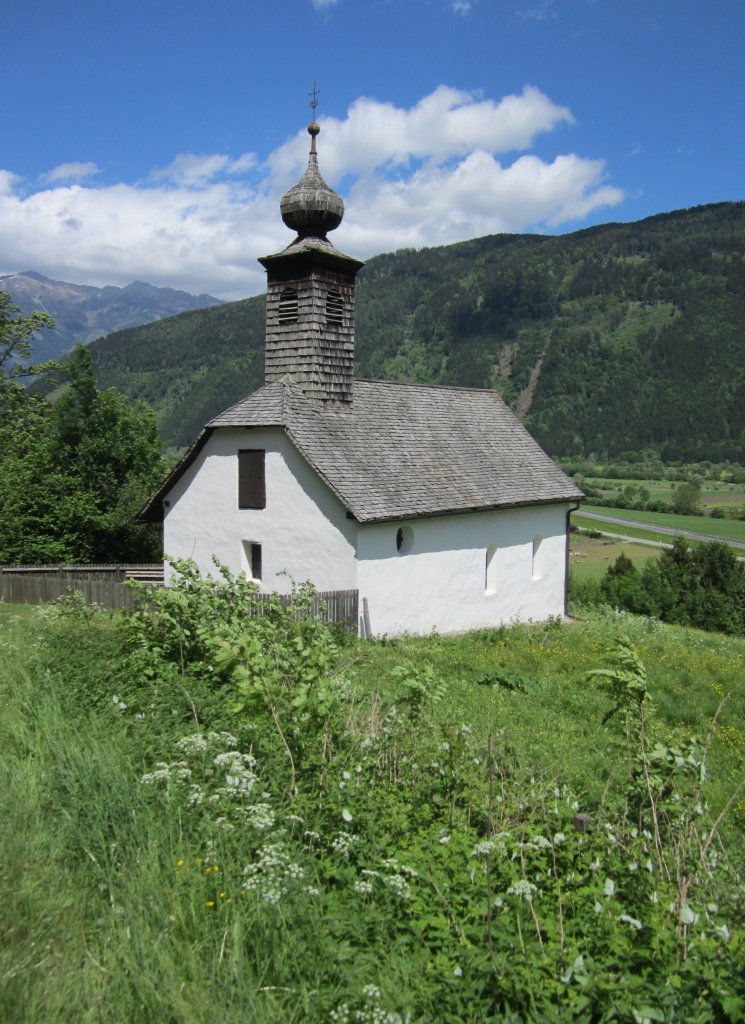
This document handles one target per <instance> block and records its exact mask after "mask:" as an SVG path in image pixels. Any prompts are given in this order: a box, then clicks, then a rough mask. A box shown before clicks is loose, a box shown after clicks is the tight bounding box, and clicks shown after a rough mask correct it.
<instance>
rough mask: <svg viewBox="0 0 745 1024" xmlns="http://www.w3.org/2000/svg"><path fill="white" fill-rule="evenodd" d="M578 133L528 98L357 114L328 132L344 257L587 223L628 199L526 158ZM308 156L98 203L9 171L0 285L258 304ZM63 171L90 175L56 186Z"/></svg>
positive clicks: (151, 183) (100, 191)
mask: <svg viewBox="0 0 745 1024" xmlns="http://www.w3.org/2000/svg"><path fill="white" fill-rule="evenodd" d="M572 121H573V118H572V114H571V111H569V110H568V109H567V108H566V107H562V106H560V105H557V104H556V103H554V102H553V101H552V100H551V99H549V98H548V97H547V96H546V95H544V94H543V93H542V92H541V91H540V90H539V89H537V88H535V87H534V86H526V87H525V88H524V89H523V91H522V92H521V93H520V94H518V95H513V96H506V97H504V98H502V99H501V100H492V99H488V98H484V97H481V96H475V95H472V94H470V93H466V92H463V91H460V90H457V89H452V88H449V87H447V86H440V87H439V88H437V89H435V90H434V92H432V93H431V94H430V95H428V96H425V97H424V98H423V99H421V100H420V101H419V102H418V103H416V104H415V105H414V106H412V107H410V108H408V109H405V108H401V107H397V106H395V105H394V104H391V103H383V102H380V101H378V100H374V99H370V98H364V97H363V98H360V99H358V100H356V101H355V102H354V103H353V104H352V105H351V106H350V108H349V110H348V111H347V114H346V116H345V117H344V118H336V119H335V118H326V119H324V120H322V121H321V126H322V132H321V137H320V139H319V160H320V164H321V170H322V172H323V174H324V177H325V178H326V180H327V181H329V182H330V183H331V184H333V185H335V186H336V187H337V188H339V190H340V191H341V192H342V194H343V195H344V198H345V202H346V208H347V213H346V216H345V219H344V222H343V224H342V226H341V227H340V229H339V230H338V231H337V232H336V233H335V236H334V241H335V243H336V244H337V245H338V246H339V248H341V249H343V250H345V251H347V252H350V253H351V254H353V255H355V256H359V257H360V258H362V259H364V258H367V257H369V256H372V255H374V254H375V253H378V252H384V251H389V250H392V249H396V248H399V247H401V246H422V245H438V244H443V243H447V242H454V241H458V240H461V239H466V238H472V237H475V236H477V235H483V234H489V233H491V232H500V231H526V230H552V229H555V228H558V227H561V226H563V225H569V224H577V223H581V222H582V220H583V219H584V218H586V217H587V216H588V215H589V214H591V213H593V212H594V211H596V210H598V209H602V208H605V207H610V206H613V205H615V204H617V203H619V202H621V201H622V199H623V198H624V194H623V192H622V191H621V190H620V189H619V188H617V187H615V186H613V185H611V184H609V183H608V182H607V181H606V172H605V167H604V164H603V162H602V160H597V159H588V158H586V157H582V156H579V155H577V154H574V153H557V155H556V156H554V157H553V159H542V158H539V157H538V156H536V155H534V154H532V153H530V152H529V150H530V148H531V146H532V145H533V144H534V142H535V140H536V138H537V137H538V136H539V135H543V134H545V133H547V132H551V131H552V130H555V129H558V128H560V127H561V126H564V125H569V124H571V123H572ZM308 141H309V140H308V136H307V134H306V133H305V132H298V133H297V134H296V135H295V136H293V138H291V139H289V140H288V141H287V142H286V143H284V144H282V145H281V146H279V147H278V148H277V149H275V150H274V151H273V152H272V153H270V154H269V155H268V156H267V157H266V159H265V160H264V161H263V162H260V160H259V158H258V157H257V156H256V155H254V154H251V153H246V154H243V155H241V156H238V157H231V156H228V155H226V154H202V155H198V154H189V153H182V154H179V155H177V156H176V157H174V159H173V161H172V162H171V163H170V164H169V165H168V166H167V167H163V168H158V169H155V170H153V171H152V172H151V173H150V175H149V176H148V178H147V179H146V180H145V181H143V182H136V183H124V182H120V183H115V184H110V185H99V186H97V187H95V186H94V185H92V184H91V183H86V184H80V183H78V182H75V183H69V182H70V177H69V176H64V175H60V177H59V178H58V179H57V182H56V187H51V188H50V187H46V188H43V189H37V190H33V188H31V187H30V186H29V184H28V183H27V182H23V181H21V179H19V178H18V176H17V175H15V174H13V172H11V171H10V170H5V171H3V170H0V274H4V273H12V272H16V271H18V270H19V269H20V268H25V267H32V268H33V269H35V270H37V271H40V272H41V273H45V274H48V275H49V276H51V277H55V278H58V279H62V280H73V281H79V282H81V283H91V284H106V283H110V284H127V283H128V282H129V281H131V280H133V279H135V278H139V279H141V280H147V281H150V282H152V283H153V284H168V285H171V286H174V287H180V288H185V289H188V290H189V291H193V292H205V291H206V292H210V293H212V294H214V295H217V296H219V297H221V298H237V297H240V296H243V295H250V294H253V293H255V292H258V291H261V290H262V289H263V288H264V273H263V271H262V270H261V269H260V268H259V267H258V265H257V264H256V257H257V256H261V255H264V254H266V253H270V252H275V251H277V250H278V249H280V248H282V247H284V246H285V245H286V244H288V242H289V241H290V236H289V233H288V232H287V229H286V228H285V227H284V225H283V224H282V222H281V220H280V217H279V212H278V202H279V197H280V196H281V194H282V192H283V191H285V190H286V189H287V188H288V187H289V185H290V184H292V183H293V182H294V181H296V180H297V178H298V177H299V175H300V173H301V172H302V170H303V169H304V166H305V162H306V160H307V153H308ZM65 166H66V167H67V168H68V169H69V168H72V167H77V168H78V169H79V168H81V167H83V168H85V167H87V166H91V165H85V164H78V165H74V164H68V165H60V168H55V171H60V170H61V168H62V167H65ZM50 173H54V172H50ZM91 173H93V172H91ZM47 181H48V184H54V183H53V182H52V180H51V179H49V178H48V179H47ZM63 183H64V184H63Z"/></svg>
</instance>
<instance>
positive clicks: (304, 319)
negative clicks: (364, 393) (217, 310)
mask: <svg viewBox="0 0 745 1024" xmlns="http://www.w3.org/2000/svg"><path fill="white" fill-rule="evenodd" d="M312 95H313V101H312V102H311V107H312V108H313V113H314V115H315V109H316V106H317V103H318V101H317V99H316V95H317V94H316V91H315V87H314V90H313V94H312ZM320 130H321V128H320V126H319V125H318V123H317V122H316V121H315V119H314V120H313V121H312V122H311V123H310V124H309V125H308V134H309V135H310V137H311V146H310V155H309V157H308V166H307V168H306V170H305V174H303V176H302V178H301V179H300V181H299V182H298V183H297V184H296V185H293V187H292V188H291V189H290V190H289V192H287V193H285V195H284V196H283V197H282V200H281V202H280V212H281V214H282V220H283V221H284V222H285V224H286V225H287V227H288V228H291V229H292V230H293V231H295V232H296V235H297V237H296V238H295V239H294V241H293V242H291V243H290V245H288V246H287V248H286V249H283V250H282V252H278V253H275V254H274V255H271V256H263V257H262V258H261V259H260V260H259V262H260V263H261V265H262V266H263V267H265V269H266V271H267V296H266V354H265V360H266V362H265V382H266V383H267V384H269V383H270V382H271V381H273V380H276V379H277V378H278V377H281V376H283V374H286V373H289V374H291V375H292V377H293V378H294V380H295V381H296V383H297V384H298V385H299V386H300V388H301V389H302V390H303V392H304V393H305V395H306V396H307V397H308V398H309V399H311V400H312V401H313V402H316V403H317V404H319V405H320V406H322V407H329V406H336V407H338V408H340V409H343V408H345V407H349V406H350V404H351V402H352V376H353V370H354V280H355V277H356V275H357V272H358V271H359V270H360V268H361V267H362V266H363V264H362V262H361V261H360V260H356V259H354V258H353V257H351V256H345V255H344V253H341V252H339V251H338V249H336V248H335V247H334V246H333V244H332V243H331V242H330V241H329V240H328V238H327V237H326V235H327V233H328V232H329V231H333V230H334V228H337V227H338V226H339V224H341V220H342V217H343V216H344V202H343V201H342V198H341V196H339V195H337V194H336V192H334V191H333V189H331V188H329V186H328V185H327V184H326V182H325V181H324V180H323V178H322V177H321V173H320V171H319V170H318V154H317V152H316V138H317V136H318V134H319V132H320Z"/></svg>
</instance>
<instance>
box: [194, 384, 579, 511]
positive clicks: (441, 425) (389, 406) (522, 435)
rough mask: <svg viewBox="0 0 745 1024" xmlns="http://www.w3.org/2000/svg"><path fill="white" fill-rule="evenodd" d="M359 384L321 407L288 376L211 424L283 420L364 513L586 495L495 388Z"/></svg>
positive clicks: (349, 504) (332, 483) (350, 505)
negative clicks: (348, 397) (333, 404)
mask: <svg viewBox="0 0 745 1024" xmlns="http://www.w3.org/2000/svg"><path fill="white" fill-rule="evenodd" d="M353 388H354V398H353V401H352V406H351V409H345V410H344V411H336V410H330V409H319V408H318V407H317V406H314V405H313V404H311V403H310V402H309V401H308V400H307V399H306V398H305V396H304V395H303V393H302V392H301V391H300V389H299V388H298V387H297V386H296V385H295V384H294V382H293V380H292V378H291V377H289V376H288V377H284V378H282V379H281V380H279V381H275V382H274V383H273V384H269V385H266V386H265V387H263V388H261V389H260V390H259V391H256V392H255V393H254V394H253V395H250V396H249V397H248V398H247V399H245V400H244V401H242V402H238V403H237V404H236V405H234V406H232V407H231V408H230V409H227V410H226V411H225V412H224V413H222V414H221V415H220V416H217V417H215V419H214V420H212V421H211V422H210V424H209V427H211V428H213V429H215V428H219V427H227V426H240V427H249V426H262V425H269V423H270V422H273V423H274V424H276V425H277V426H282V427H284V429H285V430H286V432H287V434H288V435H289V437H290V439H291V440H292V442H293V444H294V445H295V446H296V447H297V449H298V450H299V451H300V453H301V454H302V455H303V456H304V458H305V459H306V460H307V462H308V463H309V464H310V465H311V466H312V467H313V469H315V471H316V472H317V473H318V474H319V475H320V476H321V477H322V478H323V479H324V480H325V481H326V483H327V484H328V486H329V487H330V488H331V490H333V491H334V492H335V494H336V495H337V496H338V497H339V499H340V500H341V501H342V503H343V504H344V505H345V506H346V508H347V509H348V510H349V511H350V512H351V513H352V515H353V516H354V517H355V519H357V520H359V521H360V522H376V521H382V520H390V519H409V518H418V517H422V516H432V515H442V514H447V513H453V512H466V511H473V510H477V509H487V508H504V507H509V506H515V505H529V504H543V503H548V502H556V501H574V500H576V499H578V498H580V497H581V496H582V492H581V491H580V490H578V488H577V487H575V485H574V484H573V483H572V482H571V481H570V480H569V479H567V477H566V476H565V475H564V474H563V473H562V472H561V470H560V469H559V468H558V467H557V466H556V465H555V464H554V462H552V460H551V459H550V458H549V457H548V456H547V455H546V453H545V452H544V451H543V450H542V449H541V448H540V447H539V445H538V444H537V443H536V442H535V441H534V440H533V438H532V437H531V436H530V434H529V433H528V432H527V430H525V428H524V427H523V426H522V425H521V424H520V423H519V422H518V420H517V419H516V418H515V416H514V415H513V414H512V412H510V410H509V409H508V408H507V406H506V405H505V404H504V402H503V401H502V399H501V398H499V396H498V395H497V394H496V393H495V392H493V391H485V390H477V389H470V388H449V387H424V386H421V385H414V384H395V383H391V382H389V381H368V380H357V381H355V382H354V386H353Z"/></svg>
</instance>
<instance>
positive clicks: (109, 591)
mask: <svg viewBox="0 0 745 1024" xmlns="http://www.w3.org/2000/svg"><path fill="white" fill-rule="evenodd" d="M128 579H137V580H140V581H142V582H144V583H148V584H150V585H152V586H162V585H163V566H162V565H23V566H21V565H4V566H0V601H7V602H8V603H10V604H45V603H46V602H48V601H56V600H57V599H58V598H60V597H64V596H65V594H67V593H69V591H70V590H78V591H80V593H82V594H83V596H84V597H85V600H86V601H87V602H88V604H98V605H101V607H102V608H107V609H109V610H111V611H115V610H118V609H120V608H136V607H137V606H138V605H140V604H141V603H142V600H143V598H142V596H141V594H139V593H138V592H136V591H134V590H132V589H131V588H130V587H128V586H126V583H125V581H126V580H128ZM257 596H258V598H259V602H260V604H266V603H267V602H269V600H270V599H271V597H272V595H271V594H259V595H257ZM280 601H281V603H282V607H283V608H287V607H289V606H290V605H291V603H292V595H291V594H281V595H280ZM358 609H359V597H358V591H356V590H330V591H326V592H324V593H317V594H316V595H315V596H314V598H313V602H312V603H311V606H310V614H311V615H313V616H317V617H318V618H320V619H322V620H323V621H324V622H341V623H344V625H345V626H346V628H347V629H348V630H349V631H350V632H354V633H356V632H357V629H358V615H359V610H358Z"/></svg>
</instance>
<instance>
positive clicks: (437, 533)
mask: <svg viewBox="0 0 745 1024" xmlns="http://www.w3.org/2000/svg"><path fill="white" fill-rule="evenodd" d="M319 131H320V129H319V126H318V125H317V124H316V123H315V122H313V123H312V124H310V125H309V127H308V132H309V134H310V136H311V150H310V157H309V160H308V167H307V169H306V171H305V174H304V175H303V177H302V178H301V180H300V181H299V182H298V183H297V184H296V185H295V186H294V187H293V188H291V189H290V190H289V192H287V194H286V195H285V196H284V197H283V198H282V201H281V204H280V210H281V214H282V219H283V220H284V222H285V224H286V225H287V226H288V227H289V228H290V229H292V230H293V231H294V232H295V233H296V237H295V239H294V240H293V241H292V242H291V243H290V245H288V246H287V248H286V249H284V250H282V252H279V253H275V254H274V255H271V256H266V257H264V258H262V259H261V261H260V262H261V263H262V265H263V266H264V267H265V268H266V271H267V312H266V369H265V384H264V386H263V387H261V388H260V389H259V390H258V391H256V392H254V393H253V394H251V395H249V396H248V397H247V398H245V399H243V400H242V401H240V402H238V403H237V404H236V405H234V406H232V407H231V408H229V409H226V410H225V412H223V413H221V414H220V415H219V416H217V417H215V419H213V420H211V421H210V422H209V423H208V424H207V425H206V426H205V428H204V430H203V431H202V432H201V434H200V435H199V437H198V438H197V440H196V441H195V443H194V445H193V446H192V447H191V449H190V450H189V451H188V452H187V454H186V455H185V457H184V458H183V459H182V460H181V462H180V463H179V464H178V465H177V466H176V468H175V469H174V471H173V472H172V473H171V475H170V476H169V477H168V479H167V480H166V481H165V483H164V484H163V486H162V487H161V488H160V490H159V491H158V492H157V494H155V495H154V497H153V498H152V500H151V501H150V502H149V504H148V505H147V506H146V508H145V509H144V510H143V513H142V518H145V519H147V520H149V521H162V523H163V541H164V550H165V552H166V553H167V554H168V555H169V556H171V557H174V558H179V559H181V558H189V559H192V560H193V561H195V562H196V563H197V565H198V566H199V568H200V570H201V571H202V573H203V574H205V575H207V574H209V573H212V574H214V573H215V567H214V563H213V558H216V559H217V560H218V561H219V562H220V563H222V564H223V565H226V566H227V567H228V568H229V569H230V570H231V571H232V572H233V573H235V574H237V573H239V572H243V573H245V574H246V575H248V576H249V577H250V578H252V579H253V580H254V581H255V582H256V584H257V585H258V586H259V587H260V588H261V590H262V591H266V592H271V591H276V592H280V593H286V592H288V591H290V590H291V589H292V585H293V581H294V582H295V583H301V582H303V581H305V580H309V581H310V582H311V583H313V584H314V586H315V587H316V588H317V589H318V590H319V591H332V590H356V591H358V595H359V607H360V609H362V608H363V607H364V608H365V616H364V619H362V622H363V623H366V626H365V625H364V624H363V625H362V626H361V628H362V629H363V630H365V629H366V630H367V631H369V632H370V633H372V634H373V635H383V634H390V635H395V634H400V633H403V632H409V633H413V634H427V633H430V632H432V631H433V630H436V631H438V632H441V633H453V632H459V631H463V630H469V629H476V628H481V627H489V626H498V625H500V624H502V623H511V622H518V621H523V622H525V621H529V620H534V621H540V620H545V619H547V618H548V617H549V616H556V615H559V616H560V615H563V614H564V612H565V605H566V581H567V573H568V549H569V544H568V542H569V513H570V511H571V510H572V508H574V507H576V503H577V502H578V501H579V499H581V498H582V492H581V491H579V490H578V489H577V487H575V485H574V484H573V483H572V482H571V481H570V480H569V479H568V478H567V477H566V476H565V475H564V474H563V473H562V472H561V470H559V468H558V467H557V466H556V465H555V464H554V463H553V462H552V461H551V459H550V458H549V457H548V456H547V455H546V453H545V452H544V451H543V450H542V449H541V448H540V447H539V446H538V444H537V443H536V442H535V441H534V440H533V438H532V437H531V436H530V434H528V432H527V431H526V430H525V429H524V427H522V426H521V424H520V423H519V422H518V420H517V419H516V418H515V416H514V415H513V414H512V413H511V412H510V410H509V409H508V408H507V406H506V405H505V404H504V402H503V401H502V400H501V398H500V397H499V396H498V395H497V394H496V393H495V392H493V391H489V390H478V389H472V388H453V387H424V386H421V385H411V384H397V383H392V382H389V381H370V380H354V379H353V364H354V282H355V277H356V275H357V272H358V271H359V270H360V268H361V267H362V263H361V262H360V261H359V260H356V259H354V258H352V257H350V256H346V255H344V254H343V253H341V252H339V251H338V250H337V249H336V248H335V247H334V245H333V244H332V243H331V242H330V241H329V240H328V238H327V234H328V232H329V231H332V230H333V229H334V228H336V227H338V225H339V224H340V223H341V220H342V217H343V214H344V204H343V202H342V199H341V197H340V196H338V195H337V194H336V193H335V192H334V191H333V190H332V189H330V188H329V187H328V185H327V184H326V183H325V181H324V180H323V178H322V177H321V175H320V172H319V170H318V158H317V154H316V136H317V135H318V133H319Z"/></svg>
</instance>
